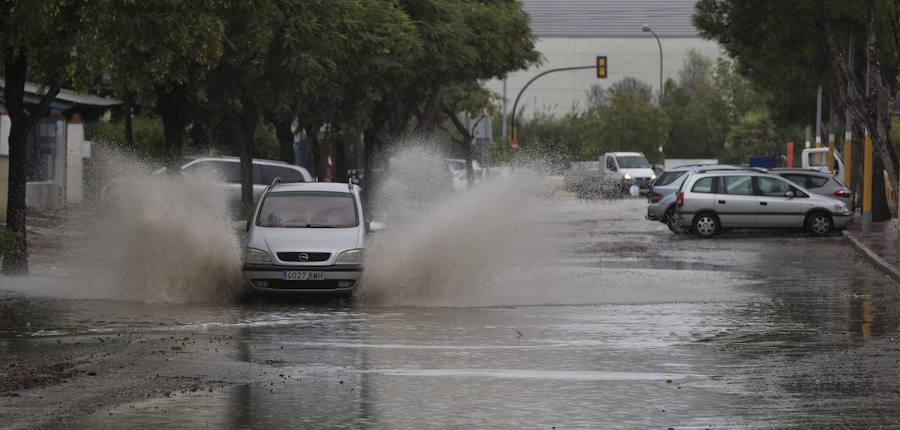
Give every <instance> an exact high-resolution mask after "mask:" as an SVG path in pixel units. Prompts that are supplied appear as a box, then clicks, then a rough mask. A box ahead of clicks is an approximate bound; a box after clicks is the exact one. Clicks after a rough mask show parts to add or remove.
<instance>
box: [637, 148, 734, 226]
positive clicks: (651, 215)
mask: <svg viewBox="0 0 900 430" xmlns="http://www.w3.org/2000/svg"><path fill="white" fill-rule="evenodd" d="M700 169H723V170H724V169H742V167H738V166H729V165H720V164H714V165H710V164H690V165H685V166H678V167H674V168H672V169H669V170H666V171H663V172H662V173H660V175H659V177H657V178H656V180H655V181H653V182H652V183H651V184H650V191H649V192H648V193H647V202H648V203H649V205H648V206H647V216H646V218H647V219H649V220H652V221H659V222H661V223H663V224H665V225H667V226H668V227H669V230H671V231H672V232H673V233H682V232H683V231H681V229H679V227H678V224H676V223H675V197H676V195H677V194H678V188H680V187H681V183H682V182H684V180H685V178H687V177H688V175H689V174H690V173H693V172H697V171H698V170H700Z"/></svg>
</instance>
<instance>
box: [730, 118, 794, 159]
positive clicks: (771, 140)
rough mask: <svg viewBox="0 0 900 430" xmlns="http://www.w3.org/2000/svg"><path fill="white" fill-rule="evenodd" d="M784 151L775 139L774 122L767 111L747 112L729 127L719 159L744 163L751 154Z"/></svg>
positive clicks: (768, 153)
mask: <svg viewBox="0 0 900 430" xmlns="http://www.w3.org/2000/svg"><path fill="white" fill-rule="evenodd" d="M776 152H784V150H783V149H782V146H781V144H779V143H778V142H777V141H776V139H775V124H774V123H773V122H772V118H771V117H770V116H769V113H768V112H767V111H756V112H748V113H746V114H744V115H743V116H742V117H741V118H740V119H739V120H738V123H737V124H735V125H734V126H732V127H731V130H730V131H729V132H728V138H727V141H726V142H725V151H724V152H723V153H722V155H721V156H720V161H721V162H724V163H732V164H745V163H747V162H748V161H749V160H750V157H751V156H756V155H771V154H774V153H776Z"/></svg>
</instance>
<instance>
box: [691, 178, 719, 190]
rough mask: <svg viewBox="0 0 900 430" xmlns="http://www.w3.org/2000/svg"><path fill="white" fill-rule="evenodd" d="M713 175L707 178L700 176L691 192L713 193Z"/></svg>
mask: <svg viewBox="0 0 900 430" xmlns="http://www.w3.org/2000/svg"><path fill="white" fill-rule="evenodd" d="M713 179H714V178H713V177H712V176H707V177H705V178H700V179H698V180H697V182H694V186H693V187H692V188H691V192H694V193H712V192H713Z"/></svg>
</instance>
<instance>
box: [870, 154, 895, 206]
mask: <svg viewBox="0 0 900 430" xmlns="http://www.w3.org/2000/svg"><path fill="white" fill-rule="evenodd" d="M884 170H885V169H884V163H882V162H881V158H880V157H875V156H873V157H872V221H875V222H878V221H888V220H890V219H891V210H890V209H889V208H888V202H887V196H886V195H885V186H884V182H885V181H884Z"/></svg>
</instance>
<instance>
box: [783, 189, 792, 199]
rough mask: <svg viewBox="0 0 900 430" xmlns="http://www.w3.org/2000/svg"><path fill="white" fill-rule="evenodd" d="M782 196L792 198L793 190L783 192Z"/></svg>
mask: <svg viewBox="0 0 900 430" xmlns="http://www.w3.org/2000/svg"><path fill="white" fill-rule="evenodd" d="M784 196H785V197H787V198H789V199H792V198H794V192H793V191H787V192H785V193H784Z"/></svg>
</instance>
